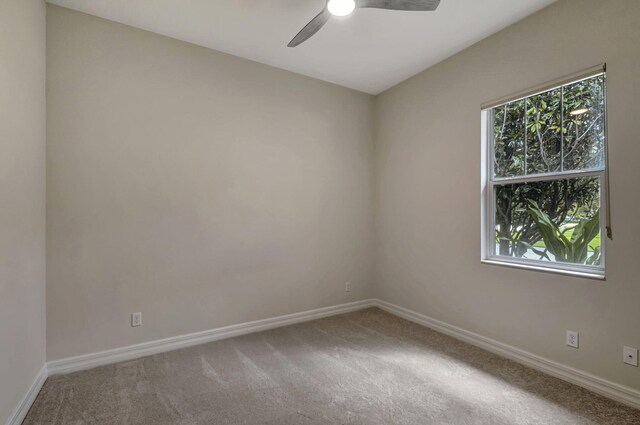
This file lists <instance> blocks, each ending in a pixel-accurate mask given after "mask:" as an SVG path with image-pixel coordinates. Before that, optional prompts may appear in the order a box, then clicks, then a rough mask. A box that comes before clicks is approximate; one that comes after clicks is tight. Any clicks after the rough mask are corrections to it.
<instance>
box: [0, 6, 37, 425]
mask: <svg viewBox="0 0 640 425" xmlns="http://www.w3.org/2000/svg"><path fill="white" fill-rule="evenodd" d="M44 86H45V6H44V3H43V2H42V1H40V0H2V1H0V423H4V422H5V421H6V419H7V418H8V417H9V415H11V412H12V411H13V409H14V408H15V407H16V406H17V405H18V403H19V401H20V400H21V399H22V397H23V396H24V395H25V393H26V392H27V390H28V389H29V387H30V386H31V384H32V383H33V381H34V379H35V377H36V375H37V373H38V372H39V371H40V370H41V368H42V366H43V365H44V362H45V288H44V282H45V255H44V246H45V230H44V225H45V125H46V121H45V87H44Z"/></svg>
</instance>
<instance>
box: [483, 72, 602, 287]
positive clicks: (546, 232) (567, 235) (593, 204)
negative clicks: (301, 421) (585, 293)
mask: <svg viewBox="0 0 640 425" xmlns="http://www.w3.org/2000/svg"><path fill="white" fill-rule="evenodd" d="M482 120H483V134H484V138H483V152H484V156H485V164H484V166H483V223H484V224H483V226H484V229H483V253H482V256H483V258H482V259H483V261H485V262H488V263H494V264H495V263H499V264H506V265H515V266H520V267H525V268H533V269H539V270H549V271H557V272H560V273H567V274H576V275H582V276H588V277H597V278H603V277H604V259H605V243H604V239H605V237H604V235H606V234H607V232H608V231H609V229H610V227H609V226H608V225H607V224H606V223H607V221H606V220H607V217H608V214H607V210H606V205H607V202H606V199H607V198H606V193H607V190H606V183H607V169H606V164H607V158H606V155H607V150H606V146H607V134H606V75H605V71H604V67H599V68H598V69H597V70H590V71H589V72H585V73H581V75H579V76H578V77H574V78H571V79H565V80H564V81H561V82H559V83H556V84H548V85H546V87H544V88H542V89H538V90H533V91H530V92H529V93H527V94H526V95H520V96H512V97H511V98H509V99H508V100H502V101H497V102H493V103H492V104H490V105H487V106H485V107H484V109H483V111H482Z"/></svg>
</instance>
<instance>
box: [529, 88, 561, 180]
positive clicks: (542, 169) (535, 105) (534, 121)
mask: <svg viewBox="0 0 640 425" xmlns="http://www.w3.org/2000/svg"><path fill="white" fill-rule="evenodd" d="M561 132H562V90H561V89H555V90H551V91H548V92H544V93H541V94H539V95H536V96H532V97H530V98H528V99H527V167H526V173H527V174H529V175H530V174H542V173H553V172H557V171H560V163H561V158H562V135H561Z"/></svg>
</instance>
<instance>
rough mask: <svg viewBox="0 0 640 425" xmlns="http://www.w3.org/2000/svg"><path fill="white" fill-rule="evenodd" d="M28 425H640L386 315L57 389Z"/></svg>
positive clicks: (123, 366) (331, 321) (103, 372)
mask: <svg viewBox="0 0 640 425" xmlns="http://www.w3.org/2000/svg"><path fill="white" fill-rule="evenodd" d="M24 424H73V425H78V424H110V425H111V424H129V425H134V424H145V425H162V424H181V425H192V424H207V425H209V424H274V425H284V424H295V425H305V424H367V425H373V424H385V425H391V424H393V425H396V424H416V425H418V424H420V425H426V424H437V425H445V424H474V425H475V424H490V425H498V424H545V425H547V424H607V425H609V424H616V425H623V424H636V425H637V424H640V411H638V410H633V409H630V408H627V407H624V406H622V405H620V404H617V403H615V402H612V401H609V400H607V399H605V398H602V397H600V396H597V395H595V394H592V393H590V392H588V391H586V390H583V389H581V388H579V387H576V386H573V385H571V384H568V383H566V382H563V381H560V380H558V379H555V378H552V377H549V376H546V375H544V374H541V373H539V372H536V371H534V370H532V369H529V368H526V367H524V366H520V365H519V364H517V363H514V362H512V361H509V360H505V359H502V358H500V357H498V356H495V355H493V354H491V353H488V352H486V351H483V350H480V349H478V348H475V347H472V346H470V345H468V344H465V343H463V342H459V341H456V340H454V339H452V338H450V337H447V336H445V335H442V334H439V333H436V332H433V331H431V330H429V329H426V328H423V327H421V326H418V325H416V324H413V323H411V322H408V321H405V320H402V319H399V318H397V317H395V316H392V315H389V314H387V313H385V312H383V311H381V310H378V309H369V310H364V311H360V312H356V313H350V314H346V315H342V316H336V317H331V318H327V319H322V320H317V321H313V322H307V323H303V324H299V325H293V326H288V327H285V328H280V329H276V330H271V331H266V332H261V333H256V334H252V335H246V336H241V337H237V338H233V339H228V340H224V341H218V342H213V343H209V344H205V345H201V346H197V347H192V348H187V349H183V350H179V351H173V352H169V353H164V354H158V355H154V356H150V357H146V358H142V359H139V360H134V361H128V362H123V363H119V364H115V365H110V366H104V367H99V368H96V369H93V370H89V371H83V372H77V373H73V374H69V375H64V376H55V377H52V378H49V379H48V380H47V382H46V383H45V385H44V388H43V390H42V391H41V393H40V395H39V396H38V398H37V400H36V402H35V404H34V405H33V407H32V408H31V411H30V412H29V414H28V416H27V418H26V420H25V422H24Z"/></svg>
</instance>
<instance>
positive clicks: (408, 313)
mask: <svg viewBox="0 0 640 425" xmlns="http://www.w3.org/2000/svg"><path fill="white" fill-rule="evenodd" d="M369 307H379V308H381V309H383V310H385V311H387V312H389V313H391V314H393V315H396V316H399V317H402V318H404V319H407V320H410V321H412V322H415V323H418V324H420V325H422V326H426V327H428V328H430V329H433V330H435V331H437V332H440V333H443V334H446V335H449V336H452V337H454V338H456V339H459V340H461V341H464V342H467V343H469V344H471V345H475V346H477V347H480V348H482V349H484V350H487V351H490V352H492V353H494V354H497V355H499V356H502V357H506V358H508V359H511V360H514V361H516V362H518V363H521V364H523V365H525V366H528V367H531V368H533V369H536V370H539V371H541V372H544V373H546V374H548V375H551V376H555V377H556V378H560V379H562V380H565V381H568V382H571V383H573V384H575V385H578V386H580V387H583V388H586V389H588V390H590V391H593V392H594V393H597V394H600V395H602V396H605V397H608V398H610V399H612V400H616V401H618V402H621V403H623V404H626V405H628V406H631V407H634V408H636V409H640V391H638V390H636V389H633V388H630V387H626V386H624V385H620V384H616V383H614V382H611V381H608V380H606V379H604V378H601V377H598V376H595V375H592V374H590V373H587V372H584V371H581V370H578V369H575V368H572V367H570V366H567V365H563V364H561V363H557V362H555V361H553V360H550V359H547V358H544V357H541V356H538V355H536V354H533V353H530V352H527V351H524V350H521V349H519V348H516V347H513V346H511V345H507V344H504V343H502V342H499V341H496V340H493V339H491V338H487V337H484V336H482V335H479V334H476V333H474V332H470V331H467V330H465V329H462V328H459V327H457V326H454V325H450V324H448V323H445V322H442V321H440V320H437V319H434V318H432V317H429V316H426V315H423V314H420V313H416V312H414V311H412V310H409V309H406V308H404V307H400V306H398V305H395V304H392V303H389V302H386V301H382V300H379V299H368V300H362V301H356V302H352V303H347V304H340V305H336V306H331V307H324V308H319V309H315V310H309V311H304V312H300V313H293V314H287V315H284V316H278V317H273V318H269V319H264V320H256V321H252V322H246V323H240V324H236V325H231V326H225V327H221V328H216V329H211V330H208V331H203V332H196V333H192V334H186V335H179V336H175V337H170V338H165V339H161V340H156V341H149V342H144V343H141V344H135V345H130V346H126V347H120V348H114V349H111V350H106V351H101V352H98V353H91V354H85V355H81V356H76V357H69V358H65V359H60V360H54V361H50V362H48V363H47V364H46V366H44V367H43V368H42V370H40V372H39V373H38V375H37V376H36V378H35V380H34V382H33V384H32V385H31V388H30V389H29V391H28V392H27V393H26V394H25V396H24V398H23V400H22V401H21V402H20V404H19V405H18V406H17V407H16V409H15V410H14V412H13V413H12V415H11V416H10V417H9V419H8V421H7V423H6V425H20V424H21V423H22V421H23V420H24V418H25V417H26V415H27V413H28V412H29V409H30V408H31V405H32V404H33V402H34V401H35V399H36V397H37V395H38V393H39V392H40V389H41V388H42V385H43V384H44V382H45V380H46V378H47V377H48V376H52V375H56V374H61V373H69V372H75V371H79V370H84V369H90V368H93V367H97V366H102V365H106V364H112V363H117V362H120V361H124V360H131V359H135V358H139V357H144V356H148V355H151V354H157V353H163V352H166V351H172V350H176V349H180V348H185V347H190V346H194V345H199V344H204V343H207V342H212V341H217V340H221V339H225V338H232V337H234V336H239V335H245V334H249V333H253V332H259V331H263V330H267V329H274V328H278V327H281V326H287V325H292V324H295V323H301V322H306V321H310V320H315V319H321V318H323V317H329V316H334V315H338V314H343V313H349V312H352V311H357V310H362V309H365V308H369Z"/></svg>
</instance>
